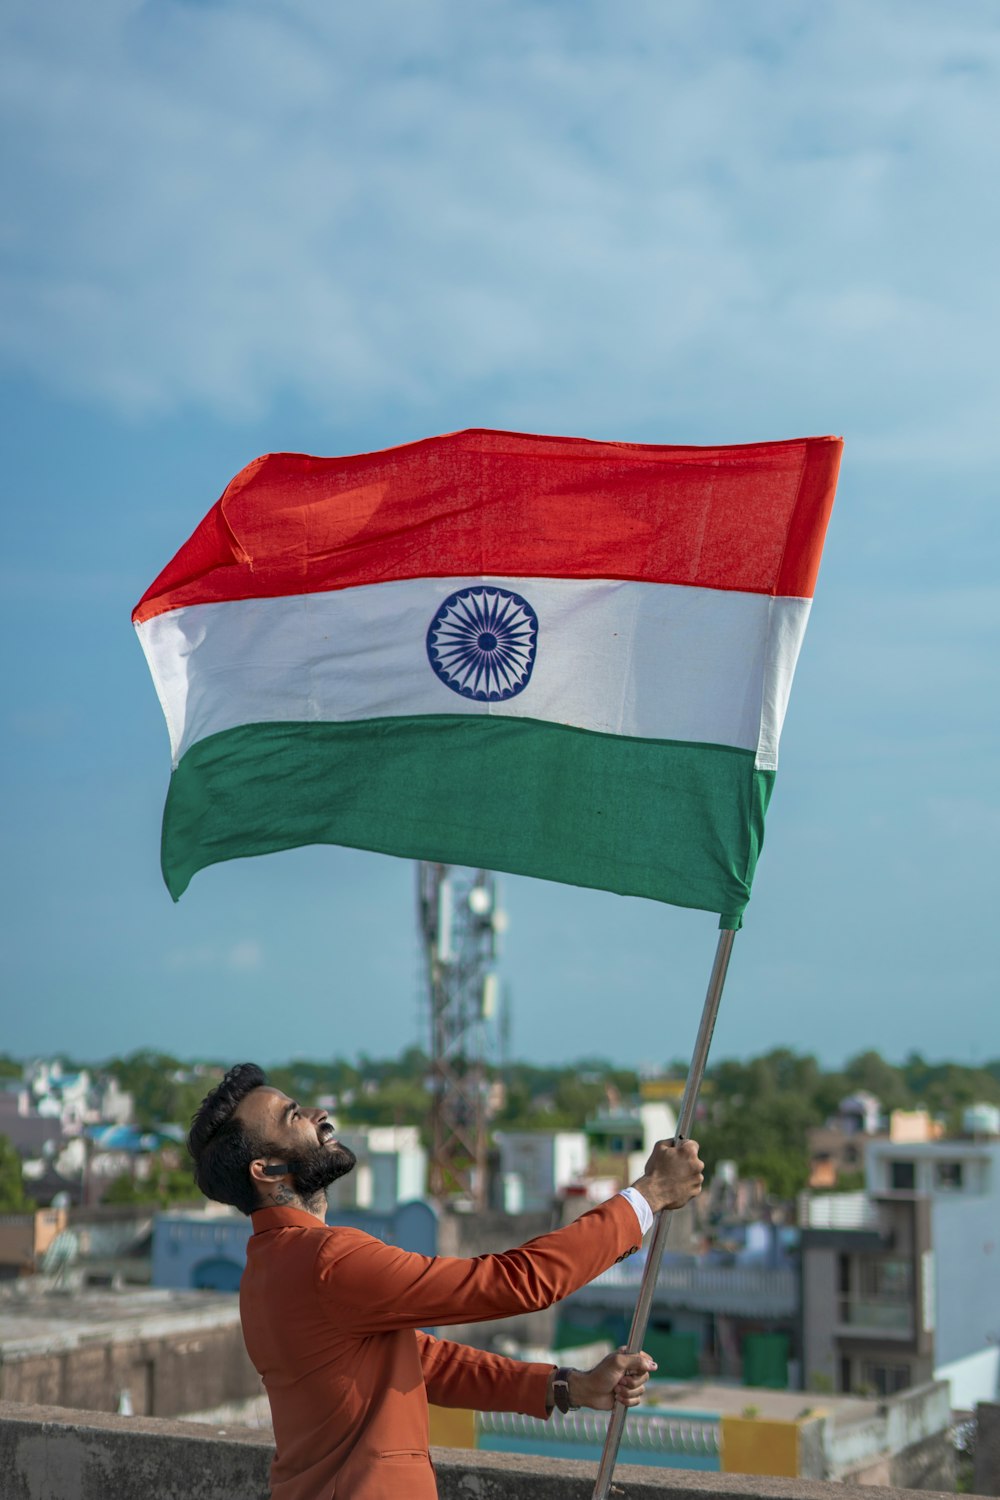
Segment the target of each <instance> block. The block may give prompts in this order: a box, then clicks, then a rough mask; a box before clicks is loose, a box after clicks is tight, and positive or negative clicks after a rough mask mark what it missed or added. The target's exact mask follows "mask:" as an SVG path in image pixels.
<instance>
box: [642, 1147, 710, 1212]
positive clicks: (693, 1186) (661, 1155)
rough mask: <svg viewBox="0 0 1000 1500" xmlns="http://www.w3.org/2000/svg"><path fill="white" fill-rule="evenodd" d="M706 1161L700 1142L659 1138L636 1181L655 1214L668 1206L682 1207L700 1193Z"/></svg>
mask: <svg viewBox="0 0 1000 1500" xmlns="http://www.w3.org/2000/svg"><path fill="white" fill-rule="evenodd" d="M704 1180H705V1163H704V1162H703V1161H702V1160H701V1157H700V1156H699V1155H698V1142H697V1141H687V1140H682V1141H675V1140H669V1141H657V1143H656V1145H655V1146H654V1147H653V1149H652V1152H651V1153H650V1157H649V1160H648V1162H647V1163H646V1170H645V1172H644V1173H643V1175H642V1176H641V1177H640V1178H639V1179H638V1181H637V1182H634V1183H633V1184H632V1186H633V1187H634V1188H636V1189H637V1190H638V1191H639V1192H640V1193H641V1194H642V1196H643V1197H644V1198H645V1200H646V1202H647V1203H648V1204H649V1206H650V1208H651V1209H652V1210H653V1212H654V1214H658V1213H660V1211H661V1210H662V1209H665V1208H683V1207H684V1205H685V1203H688V1202H690V1200H691V1199H692V1198H694V1197H695V1196H696V1194H698V1193H700V1192H701V1187H702V1183H703V1182H704Z"/></svg>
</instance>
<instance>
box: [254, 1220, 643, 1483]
mask: <svg viewBox="0 0 1000 1500" xmlns="http://www.w3.org/2000/svg"><path fill="white" fill-rule="evenodd" d="M253 1225H254V1233H253V1235H252V1236H251V1238H250V1243H249V1246H248V1248H247V1265H246V1270H245V1271H244V1273H243V1281H242V1283H241V1286H240V1312H241V1316H242V1320H243V1336H244V1338H245V1340H246V1346H247V1350H248V1352H249V1354H250V1358H251V1359H252V1360H253V1363H254V1364H255V1366H256V1367H257V1369H258V1370H259V1372H260V1374H261V1377H262V1379H263V1381H264V1386H265V1388H266V1390H267V1394H268V1398H269V1400H270V1403H271V1416H272V1419H273V1422H274V1437H275V1449H276V1451H275V1458H274V1463H273V1465H272V1468H271V1485H272V1491H271V1493H272V1496H273V1500H332V1497H334V1496H336V1497H338V1500H402V1497H406V1500H434V1497H435V1496H436V1493H437V1491H436V1487H435V1484H434V1473H433V1469H432V1468H431V1463H430V1457H429V1455H428V1451H427V1403H428V1400H430V1401H433V1402H434V1403H435V1404H436V1405H438V1406H462V1407H469V1408H472V1409H474V1410H483V1411H521V1412H527V1413H529V1414H530V1415H532V1416H539V1417H544V1416H546V1414H547V1413H546V1408H545V1390H546V1386H547V1383H548V1377H549V1374H550V1372H551V1369H552V1366H551V1365H538V1364H523V1363H521V1362H520V1361H519V1360H512V1359H503V1358H502V1357H501V1356H499V1355H495V1354H486V1353H483V1352H482V1351H480V1350H477V1349H470V1348H468V1347H466V1346H465V1345H463V1344H455V1343H449V1342H447V1341H442V1340H438V1339H433V1338H431V1337H430V1336H429V1335H428V1334H425V1333H421V1332H420V1328H421V1325H423V1324H431V1325H438V1324H447V1323H469V1322H479V1321H482V1322H486V1321H488V1320H489V1319H491V1318H505V1317H509V1316H510V1315H512V1314H514V1313H519V1312H528V1311H535V1310H537V1309H538V1308H542V1307H549V1306H550V1305H551V1304H552V1303H553V1302H558V1301H559V1299H560V1298H562V1297H565V1296H566V1295H567V1294H568V1293H569V1292H572V1291H575V1290H576V1289H577V1288H578V1287H581V1286H584V1285H585V1284H586V1283H587V1282H588V1281H591V1280H593V1278H594V1277H595V1276H597V1275H599V1274H600V1272H601V1271H604V1270H606V1269H607V1268H608V1266H610V1265H612V1264H613V1263H614V1262H615V1261H617V1260H624V1258H625V1256H626V1255H631V1254H632V1253H633V1252H634V1251H635V1250H637V1249H638V1247H639V1241H640V1238H641V1235H640V1231H639V1224H638V1220H637V1218H636V1213H635V1210H634V1209H633V1208H632V1206H631V1204H630V1203H629V1202H628V1201H627V1199H625V1198H622V1197H620V1196H619V1197H615V1198H611V1199H609V1200H608V1202H607V1203H602V1204H600V1205H599V1206H598V1207H597V1208H595V1209H592V1210H591V1211H590V1212H589V1213H586V1214H584V1215H583V1216H582V1217H581V1218H579V1219H577V1220H575V1221H574V1223H572V1224H569V1225H567V1227H566V1228H565V1229H558V1230H556V1231H555V1232H554V1233H552V1234H546V1235H542V1236H541V1237H540V1238H538V1239H536V1240H531V1241H529V1243H528V1244H526V1245H522V1246H521V1247H520V1248H519V1249H516V1250H507V1251H505V1252H504V1253H503V1254H501V1255H479V1256H476V1258H475V1259H474V1260H459V1259H451V1258H447V1257H443V1256H437V1257H430V1256H426V1255H414V1254H411V1253H410V1252H409V1251H406V1250H399V1249H397V1248H396V1247H395V1246H393V1245H384V1244H383V1243H382V1242H381V1240H376V1239H373V1238H372V1237H371V1235H367V1234H363V1233H362V1232H361V1231H360V1230H357V1229H338V1228H328V1227H326V1226H324V1225H321V1224H319V1223H318V1222H317V1220H316V1219H315V1218H314V1217H313V1216H312V1215H311V1214H307V1213H304V1212H302V1211H301V1210H300V1209H295V1208H265V1209H261V1210H259V1211H258V1212H257V1213H255V1214H254V1215H253Z"/></svg>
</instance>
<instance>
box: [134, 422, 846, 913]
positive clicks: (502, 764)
mask: <svg viewBox="0 0 1000 1500" xmlns="http://www.w3.org/2000/svg"><path fill="white" fill-rule="evenodd" d="M840 451H841V444H840V442H839V440H838V439H835V438H830V437H820V438H803V439H798V440H795V441H791V442H776V443H755V444H749V445H743V446H737V447H717V448H707V447H660V446H649V445H645V444H636V443H608V442H590V441H586V440H584V439H580V438H560V437H535V436H529V435H527V434H523V433H514V432H494V431H488V430H472V431H466V432H457V433H451V434H449V435H447V436H444V437H434V438H428V439H426V440H425V441H422V442H415V443H409V444H406V445H404V446H402V447H397V448H391V449H388V450H386V451H384V452H379V453H366V454H356V455H352V456H350V457H346V458H311V457H308V456H306V455H303V454H295V453H277V454H268V455H266V456H265V457H263V458H259V459H256V460H255V461H254V462H253V463H251V464H250V465H249V466H248V467H247V468H246V469H244V470H243V471H242V473H240V474H238V475H237V476H236V478H235V479H234V480H233V481H232V483H231V484H230V485H229V487H228V488H227V489H226V491H225V493H224V494H223V496H222V498H221V499H220V500H219V501H218V502H217V504H216V505H215V506H214V507H213V508H212V509H211V510H210V511H209V513H208V515H207V516H206V517H205V519H204V520H203V521H202V523H201V525H200V526H199V527H198V528H197V530H196V531H195V532H194V534H193V536H192V537H191V538H190V540H189V541H187V542H186V543H185V544H184V546H183V547H182V548H181V550H180V551H179V552H178V553H177V555H176V557H175V558H174V559H173V561H172V562H171V563H169V564H168V566H167V567H166V568H165V569H164V571H163V572H162V573H161V574H160V576H159V578H157V580H156V582H155V583H154V584H153V585H152V587H151V588H150V589H149V590H148V591H147V593H146V594H145V595H144V596H143V598H142V600H141V601H140V603H139V605H138V606H137V607H136V610H135V612H134V616H133V619H134V622H135V625H136V629H137V631H138V634H139V639H140V641H141V643H142V647H143V650H144V651H145V654H146V658H147V660H148V662H149V667H150V670H151V672H152V675H153V680H154V682H155V684H156V690H157V692H158V694H159V698H160V702H161V704H162V706H163V712H164V714H165V716H166V721H167V727H168V730H169V733H170V746H171V754H172V758H173V771H172V775H171V778H170V788H169V792H168V795H167V803H166V810H165V813H164V820H163V844H162V863H163V872H164V877H165V879H166V883H167V886H168V888H169V890H170V892H171V894H172V895H173V897H174V899H175V900H176V899H177V898H178V897H179V896H180V895H181V893H182V892H183V891H184V890H185V889H186V887H187V885H188V883H189V881H190V880H191V877H192V875H194V874H195V872H196V871H198V870H200V869H202V868H204V867H205V866H206V865H210V864H214V863H216V862H217V861H220V860H228V859H237V858H241V857H243V856H246V855H251V854H267V853H271V852H273V851H275V850H278V849H290V848H293V847H295V846H297V845H301V844H312V843H331V844H347V845H351V846H353V847H356V848H361V849H374V850H381V851H382V852H384V853H388V854H396V855H403V856H407V857H412V858H420V859H431V860H439V861H442V862H446V863H453V864H464V865H475V866H480V867H484V868H489V869H493V870H507V871H513V872H515V873H518V874H524V875H535V876H542V877H544V878H546V879H549V880H559V881H565V882H569V883H571V884H575V885H584V886H597V887H600V888H603V889H607V890H613V891H619V892H621V893H623V894H630V895H640V896H649V897H653V898H655V899H657V900H660V901H669V902H673V903H675V904H677V905H680V906H692V907H700V908H703V909H705V910H708V911H714V912H718V913H719V914H720V917H721V921H722V925H723V926H727V927H734V926H739V924H740V921H741V917H742V913H743V909H744V907H745V905H746V903H747V900H748V899H749V895H750V885H751V881H752V879H753V874H754V868H755V866H756V863H757V857H758V854H759V853H760V847H761V840H762V837H763V831H764V814H765V811H766V808H767V804H768V799H769V797H770V795H771V789H772V785H773V782H774V775H775V770H776V768H777V763H778V741H779V737H780V734H781V727H782V721H783V719H784V716H785V708H786V705H787V702H788V694H789V689H790V687H791V683H792V676H793V673H794V671H795V664H796V661H797V658H798V654H799V648H800V645H801V643H802V636H803V632H804V630H805V627H806V621H807V619H808V616H809V608H810V602H811V598H812V593H813V586H814V583H815V580H816V573H817V569H818V566H819V559H820V551H821V548H822V544H823V537H824V533H825V530H826V524H827V519H828V516H829V512H830V506H831V504H832V501H833V494H834V488H835V485H836V477H837V470H838V465H839V461H840Z"/></svg>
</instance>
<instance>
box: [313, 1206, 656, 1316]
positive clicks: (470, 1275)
mask: <svg viewBox="0 0 1000 1500" xmlns="http://www.w3.org/2000/svg"><path fill="white" fill-rule="evenodd" d="M641 1238H642V1237H641V1234H640V1231H639V1220H638V1217H637V1215H636V1212H635V1209H634V1208H633V1207H632V1205H631V1204H630V1203H629V1201H628V1199H627V1198H623V1197H622V1196H621V1195H620V1194H618V1195H616V1196H615V1197H614V1198H609V1199H608V1201H607V1202H606V1203H600V1204H598V1206H597V1207H596V1208H593V1209H591V1210H590V1212H589V1213H586V1214H583V1215H582V1216H581V1217H580V1218H579V1219H576V1220H575V1221H574V1222H573V1223H572V1224H568V1225H567V1226H566V1228H565V1229H557V1230H555V1231H554V1232H553V1233H551V1234H545V1235H541V1236H540V1237H539V1238H538V1239H535V1240H529V1241H528V1243H527V1244H526V1245H521V1246H520V1247H519V1248H518V1249H516V1250H505V1251H504V1252H503V1253H502V1254H500V1255H477V1256H476V1257H475V1258H474V1259H472V1260H462V1259H459V1258H457V1257H448V1256H427V1255H415V1254H413V1253H412V1252H410V1251H407V1250H400V1249H399V1248H398V1247H397V1246H395V1245H384V1244H383V1243H382V1242H381V1240H376V1239H373V1238H372V1237H371V1235H367V1234H363V1233H362V1232H361V1231H360V1230H356V1229H338V1230H335V1231H332V1232H330V1233H329V1234H327V1235H325V1236H324V1237H323V1241H322V1244H321V1246H320V1249H319V1253H318V1254H317V1257H316V1269H315V1275H316V1287H317V1292H318V1294H319V1299H320V1301H321V1303H322V1304H323V1305H324V1306H325V1307H326V1309H327V1311H328V1314H329V1316H330V1317H331V1318H333V1320H334V1321H335V1322H336V1324H337V1327H338V1329H339V1330H340V1331H341V1332H343V1333H357V1334H367V1333H384V1332H385V1331H386V1330H388V1329H392V1328H424V1327H427V1326H428V1325H430V1326H432V1327H434V1326H437V1325H440V1324H448V1323H483V1322H489V1321H490V1320H491V1319H493V1318H507V1317H511V1316H512V1315H513V1314H515V1313H520V1312H537V1311H538V1310H539V1309H541V1308H543V1307H551V1305H552V1303H553V1302H558V1301H560V1300H561V1299H562V1298H563V1297H566V1296H568V1295H569V1293H570V1292H575V1291H576V1290H577V1288H578V1287H581V1286H586V1284H587V1282H588V1281H592V1280H593V1279H594V1277H595V1276H599V1275H600V1273H601V1272H602V1271H606V1270H607V1268H608V1267H609V1266H610V1265H613V1264H614V1263H615V1261H619V1260H624V1259H625V1257H626V1256H627V1255H631V1254H633V1252H634V1251H636V1250H638V1248H639V1245H640V1243H641Z"/></svg>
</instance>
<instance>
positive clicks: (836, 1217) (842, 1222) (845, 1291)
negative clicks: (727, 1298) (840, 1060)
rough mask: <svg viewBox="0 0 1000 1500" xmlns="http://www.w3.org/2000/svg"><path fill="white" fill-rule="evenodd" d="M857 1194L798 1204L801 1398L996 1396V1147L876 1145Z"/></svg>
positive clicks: (999, 1179) (999, 1162)
mask: <svg viewBox="0 0 1000 1500" xmlns="http://www.w3.org/2000/svg"><path fill="white" fill-rule="evenodd" d="M865 1171H866V1189H865V1191H864V1192H859V1193H841V1194H833V1195H825V1196H824V1195H818V1196H811V1197H810V1196H808V1195H807V1196H805V1197H804V1198H803V1202H802V1206H801V1226H802V1281H801V1295H802V1313H801V1320H802V1341H803V1358H804V1378H805V1383H806V1385H807V1387H808V1388H810V1389H814V1390H816V1389H829V1390H833V1391H844V1392H847V1391H855V1392H866V1391H872V1392H875V1393H876V1394H878V1395H891V1394H893V1393H894V1392H896V1391H901V1390H906V1389H909V1388H911V1387H913V1386H916V1385H920V1384H923V1383H925V1382H926V1381H929V1380H932V1379H936V1380H947V1381H948V1382H949V1384H950V1388H951V1399H952V1404H953V1406H955V1407H956V1408H957V1409H962V1410H966V1409H970V1408H971V1407H972V1406H973V1405H974V1404H975V1403H976V1402H977V1401H995V1400H996V1399H997V1395H998V1393H1000V1384H998V1381H1000V1140H998V1139H997V1138H995V1137H993V1138H985V1137H976V1136H972V1135H970V1136H966V1137H962V1138H957V1139H949V1140H940V1141H905V1140H892V1139H885V1138H880V1139H877V1140H874V1141H871V1142H869V1144H868V1148H867V1152H866V1167H865Z"/></svg>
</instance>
